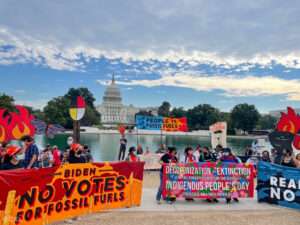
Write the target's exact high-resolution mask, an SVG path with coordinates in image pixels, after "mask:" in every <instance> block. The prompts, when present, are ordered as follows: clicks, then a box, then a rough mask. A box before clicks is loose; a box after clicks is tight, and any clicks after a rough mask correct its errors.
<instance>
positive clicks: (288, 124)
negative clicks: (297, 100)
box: [277, 107, 300, 135]
mask: <svg viewBox="0 0 300 225" xmlns="http://www.w3.org/2000/svg"><path fill="white" fill-rule="evenodd" d="M299 129H300V117H299V116H298V115H297V114H296V112H295V110H294V109H292V108H290V107H288V113H287V114H286V113H281V118H280V120H279V122H278V124H277V130H278V131H283V132H290V133H292V134H294V135H295V134H297V133H298V131H299Z"/></svg>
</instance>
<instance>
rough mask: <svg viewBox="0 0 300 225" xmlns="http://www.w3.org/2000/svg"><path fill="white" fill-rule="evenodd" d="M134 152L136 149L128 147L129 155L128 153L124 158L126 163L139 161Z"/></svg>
mask: <svg viewBox="0 0 300 225" xmlns="http://www.w3.org/2000/svg"><path fill="white" fill-rule="evenodd" d="M135 152H136V149H135V147H133V146H132V147H130V148H129V153H128V156H127V158H126V161H129V162H138V161H139V158H138V157H137V155H136V154H135Z"/></svg>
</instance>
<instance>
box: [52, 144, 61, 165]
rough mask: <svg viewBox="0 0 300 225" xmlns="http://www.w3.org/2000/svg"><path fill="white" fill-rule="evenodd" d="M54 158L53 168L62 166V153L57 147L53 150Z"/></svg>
mask: <svg viewBox="0 0 300 225" xmlns="http://www.w3.org/2000/svg"><path fill="white" fill-rule="evenodd" d="M51 152H52V156H53V166H60V165H61V158H62V157H61V152H60V150H59V149H58V147H57V146H56V145H54V146H53V147H52V149H51Z"/></svg>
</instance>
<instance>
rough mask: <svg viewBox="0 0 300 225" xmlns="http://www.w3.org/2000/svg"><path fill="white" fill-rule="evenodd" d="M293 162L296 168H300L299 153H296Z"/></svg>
mask: <svg viewBox="0 0 300 225" xmlns="http://www.w3.org/2000/svg"><path fill="white" fill-rule="evenodd" d="M294 162H295V166H296V167H297V168H300V153H298V154H297V155H296V157H295V158H294Z"/></svg>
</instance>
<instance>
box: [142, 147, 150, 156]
mask: <svg viewBox="0 0 300 225" xmlns="http://www.w3.org/2000/svg"><path fill="white" fill-rule="evenodd" d="M150 154H151V151H150V149H149V147H148V146H147V147H146V151H145V153H144V155H150Z"/></svg>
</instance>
